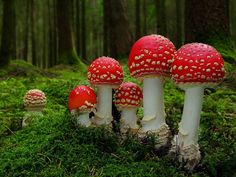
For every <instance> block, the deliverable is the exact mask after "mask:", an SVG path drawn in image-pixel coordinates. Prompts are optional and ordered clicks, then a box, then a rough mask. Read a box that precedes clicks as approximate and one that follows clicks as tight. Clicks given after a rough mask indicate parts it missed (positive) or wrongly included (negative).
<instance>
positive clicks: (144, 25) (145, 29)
mask: <svg viewBox="0 0 236 177" xmlns="http://www.w3.org/2000/svg"><path fill="white" fill-rule="evenodd" d="M142 7H143V24H142V28H143V34H144V35H146V34H147V1H146V0H143V5H142Z"/></svg>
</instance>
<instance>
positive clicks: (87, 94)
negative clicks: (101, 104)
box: [68, 85, 97, 113]
mask: <svg viewBox="0 0 236 177" xmlns="http://www.w3.org/2000/svg"><path fill="white" fill-rule="evenodd" d="M96 102H97V100H96V95H95V92H94V90H93V89H92V88H91V87H89V86H85V85H80V86H75V87H74V88H73V89H72V90H71V92H70V94H69V98H68V107H69V110H70V111H72V110H75V109H76V110H78V111H79V112H81V113H83V112H89V111H92V109H93V108H94V107H95V105H96Z"/></svg>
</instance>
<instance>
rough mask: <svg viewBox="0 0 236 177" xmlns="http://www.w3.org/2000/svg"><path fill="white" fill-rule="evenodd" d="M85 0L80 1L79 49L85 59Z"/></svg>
mask: <svg viewBox="0 0 236 177" xmlns="http://www.w3.org/2000/svg"><path fill="white" fill-rule="evenodd" d="M85 13H86V11H85V0H82V1H81V49H82V58H83V60H84V61H86V58H87V56H86V19H85Z"/></svg>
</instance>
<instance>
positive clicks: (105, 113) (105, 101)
mask: <svg viewBox="0 0 236 177" xmlns="http://www.w3.org/2000/svg"><path fill="white" fill-rule="evenodd" d="M112 119H113V118H112V86H111V85H99V86H98V90H97V112H95V118H94V120H93V123H94V124H95V125H102V124H105V125H108V124H110V123H111V121H112Z"/></svg>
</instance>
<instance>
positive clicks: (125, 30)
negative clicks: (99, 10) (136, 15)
mask: <svg viewBox="0 0 236 177" xmlns="http://www.w3.org/2000/svg"><path fill="white" fill-rule="evenodd" d="M106 1H109V3H110V9H104V10H108V11H110V15H109V26H108V28H109V35H110V36H109V39H110V43H109V44H110V45H109V46H110V47H109V48H110V55H111V57H114V58H118V57H121V56H123V55H127V54H128V53H129V51H130V47H131V44H132V35H131V31H130V28H129V22H128V17H127V8H126V5H127V4H126V1H125V0H115V1H113V0H106ZM108 7H109V6H108Z"/></svg>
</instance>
